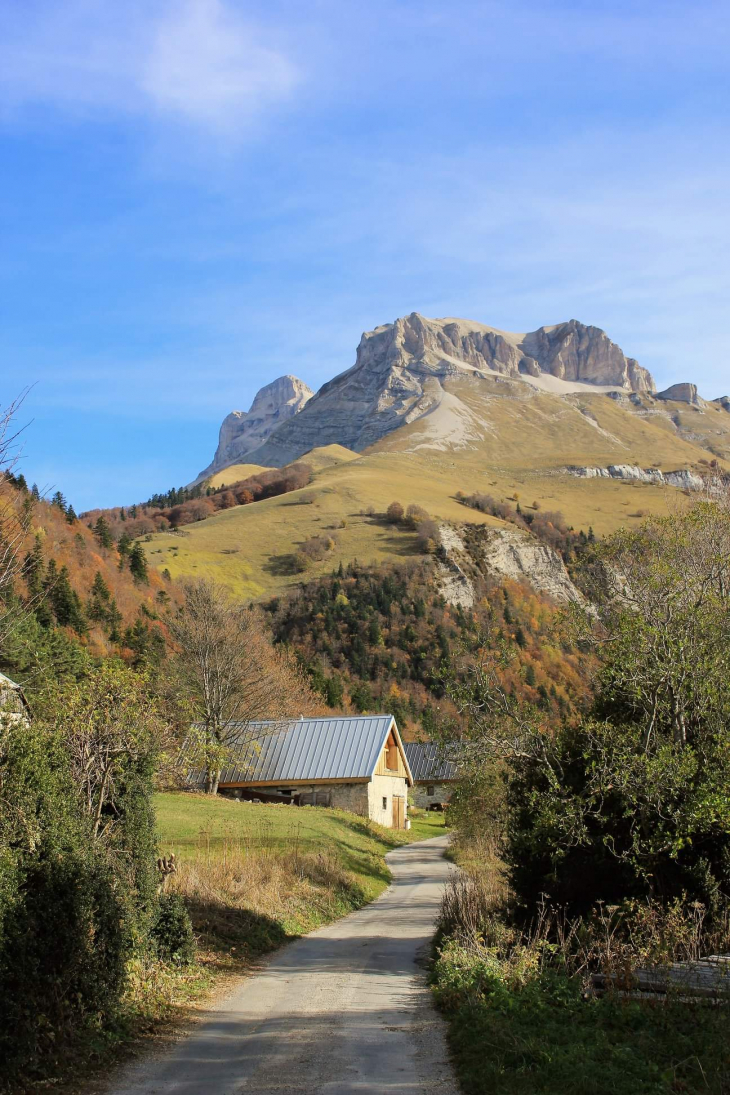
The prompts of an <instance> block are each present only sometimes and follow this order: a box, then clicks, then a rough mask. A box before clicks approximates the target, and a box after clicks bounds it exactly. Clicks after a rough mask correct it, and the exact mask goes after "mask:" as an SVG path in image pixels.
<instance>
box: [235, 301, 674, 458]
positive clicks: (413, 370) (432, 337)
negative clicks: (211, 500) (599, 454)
mask: <svg viewBox="0 0 730 1095" xmlns="http://www.w3.org/2000/svg"><path fill="white" fill-rule="evenodd" d="M460 374H461V375H464V374H469V375H471V376H474V377H476V378H483V377H485V376H489V375H497V376H504V377H512V378H516V379H519V378H522V379H523V380H526V379H532V380H533V382H535V383H536V384H538V386H539V385H540V383H542V384H549V383H552V384H553V385H556V384H557V383H558V382H562V381H565V382H570V383H578V384H585V385H589V386H590V385H595V386H600V387H601V388H603V389H606V388H616V389H619V390H620V391H625V392H627V393H631V392H653V391H654V381H653V380H652V378H651V376H650V374H649V373H648V372H647V370H646V369H643V368H642V367H641V366H640V365H639V364H638V363H637V362H636V361H634V360H633V358H627V357H626V356H625V355H624V353H623V352H622V351H621V350H620V349H619V347H618V346H616V345H615V343H613V342H611V340H610V339H609V338H608V336H607V335H606V334H605V333H604V332H603V331H601V330H599V328H598V327H588V326H586V325H585V324H582V323H578V321H577V320H569V321H568V322H567V323H560V324H557V325H556V326H552V327H541V328H540V329H539V330H537V331H533V332H531V333H529V334H511V333H509V332H506V331H498V330H496V329H495V328H493V327H487V326H485V325H484V324H481V323H475V322H472V321H470V320H463V319H426V318H425V317H424V316H421V315H419V314H418V313H417V312H413V313H411V315H409V316H406V317H404V318H401V319H397V320H396V321H395V322H394V323H388V324H385V325H384V326H382V327H376V328H375V330H373V331H369V332H367V333H366V334H364V335H363V336H362V339H361V340H360V345H359V346H358V350H357V359H356V361H355V364H354V365H353V366H352V368H351V369H348V370H347V371H346V372H344V373H341V374H340V375H339V376H337V377H335V378H334V379H333V380H331V381H329V382H328V383H327V384H325V385H324V386H323V387H322V388H321V389H320V390H319V392H317V394H316V396H315V397H314V398H313V399H311V400H310V401H309V402H308V403H307V405H306V407H305V408H304V409H303V410H302V411H301V413H300V414H297V415H296V417H295V418H293V419H290V420H289V421H285V422H283V423H282V424H281V425H279V426H277V428H276V429H275V430H274V431H273V433H270V435H269V436H268V438H267V440H266V441H265V443H264V444H262V445H261V446H260V447H259V448H258V449H252V448H247V449H246V452H247V454H248V456H249V457H250V459H251V461H253V462H256V463H259V464H267V465H282V464H285V463H288V462H289V461H291V460H295V459H297V458H298V457H300V456H302V455H303V454H304V453H305V452H308V451H309V450H310V449H313V448H316V447H318V446H321V445H329V444H335V443H336V444H340V445H345V446H346V447H347V448H349V449H354V450H355V451H356V452H361V451H362V450H363V449H365V448H367V447H368V446H369V445H372V444H374V443H375V442H376V441H378V440H380V439H381V438H382V437H384V436H385V435H386V434H388V433H390V432H391V431H392V430H394V429H396V428H398V427H399V426H402V425H407V424H409V423H410V422H413V421H415V420H416V419H417V418H421V417H423V416H424V415H426V414H429V413H430V412H432V411H433V410H434V409H435V408H436V407H438V406H439V405H440V404H441V403H442V402H443V397H444V391H443V387H442V382H443V381H445V380H448V379H449V378H453V377H456V376H459V375H460ZM550 378H554V379H553V380H552V381H551V380H550ZM549 390H552V389H549ZM561 390H563V389H561ZM564 390H565V391H566V392H567V391H569V390H570V389H569V388H565V389H564ZM599 390H600V389H599ZM237 451H239V450H237ZM216 460H218V456H216ZM216 466H218V465H216Z"/></svg>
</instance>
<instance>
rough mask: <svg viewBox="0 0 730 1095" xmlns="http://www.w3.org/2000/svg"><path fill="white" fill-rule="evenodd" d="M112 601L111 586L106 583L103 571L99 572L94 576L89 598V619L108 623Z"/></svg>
mask: <svg viewBox="0 0 730 1095" xmlns="http://www.w3.org/2000/svg"><path fill="white" fill-rule="evenodd" d="M110 600H111V592H110V590H109V586H108V585H107V584H106V582H105V581H104V578H103V576H102V574H101V571H99V570H97V572H96V574H95V575H94V584H93V585H92V587H91V596H90V597H89V604H88V609H87V611H88V616H89V619H90V620H95V621H97V622H98V623H106V622H107V620H108V613H109V604H110Z"/></svg>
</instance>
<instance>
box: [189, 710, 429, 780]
mask: <svg viewBox="0 0 730 1095" xmlns="http://www.w3.org/2000/svg"><path fill="white" fill-rule="evenodd" d="M234 725H235V724H234ZM391 726H392V727H393V728H394V730H395V734H396V737H397V739H398V741H399V743H400V744H402V743H401V742H400V735H399V733H398V727H397V726H396V723H395V719H394V718H393V716H392V715H359V716H356V717H352V718H330V719H296V720H292V721H290V722H285V723H282V722H271V721H266V722H250V723H242V724H241V738H242V740H241V742H239V743H238V744H236V743H235V741H234V742H233V744H231V745H230V746H229V748H230V752H231V763H230V764H228V765H226V767H225V768H224V769H223V771H222V772H221V779H220V784H221V786H223V785H225V784H227V783H228V784H229V783H248V784H251V783H271V782H277V783H297V782H302V781H307V782H308V781H310V780H312V781H316V780H324V779H345V780H346V779H352V780H356V779H369V778H370V777H371V776H372V774H373V772H374V771H375V766H376V765H377V763H378V759H379V757H380V755H381V753H382V750H383V746H384V745H385V741H386V738H387V736H388V732H389V731H390V728H391ZM183 753H184V750H183ZM406 769H408V764H407V762H406ZM409 775H410V772H409ZM204 776H205V773H204V771H202V770H201V769H192V770H191V771H190V772H189V773H188V780H189V781H190V782H192V783H200V782H202V780H203V779H204Z"/></svg>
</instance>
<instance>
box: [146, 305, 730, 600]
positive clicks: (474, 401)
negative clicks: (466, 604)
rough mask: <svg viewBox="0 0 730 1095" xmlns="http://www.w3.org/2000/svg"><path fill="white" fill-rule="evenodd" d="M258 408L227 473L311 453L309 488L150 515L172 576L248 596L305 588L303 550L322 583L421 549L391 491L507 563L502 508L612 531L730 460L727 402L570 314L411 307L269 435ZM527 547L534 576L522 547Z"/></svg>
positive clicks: (492, 562) (511, 548)
mask: <svg viewBox="0 0 730 1095" xmlns="http://www.w3.org/2000/svg"><path fill="white" fill-rule="evenodd" d="M292 383H293V382H292ZM288 391H289V392H291V391H292V388H291V387H290V388H288ZM306 394H307V393H306V392H305V395H306ZM285 402H286V400H285ZM257 404H258V397H257V399H256V400H255V401H254V407H253V408H252V410H251V412H249V415H247V416H243V422H242V426H243V435H244V436H243V445H244V446H245V447H246V453H245V457H244V460H243V462H242V463H240V464H234V465H233V466H230V467H229V468H227V472H226V479H225V481H226V482H227V483H233V482H234V481H235V480H236V479H241V478H245V477H246V476H247V475H250V474H252V470H253V471H256V470H257V469H259V468H260V467H261V466H268V467H271V466H280V465H284V464H286V463H287V462H290V461H292V460H300V459H301V460H302V462H303V463H305V464H307V465H309V466H310V467H311V469H312V482H311V483H310V484H308V486H307V487H306V488H304V489H302V490H301V491H293V492H291V493H288V494H284V495H281V496H280V497H270V498H266V499H265V500H262V501H257V502H256V503H255V504H253V505H233V506H232V507H231V508H228V509H225V510H222V511H221V512H217V513H215V514H214V515H213V516H208V517H206V519H204V520H203V519H201V520H196V521H194V522H193V523H190V524H186V525H185V528H184V529H182V530H180V531H179V532H173V531H164V532H163V531H159V532H155V531H154V525H152V526H151V527H150V529H148V530H146V531H147V532H150V533H151V534H152V539H151V541H149V542H146V543H145V548H146V550H147V552H148V558H149V562H150V565H151V566H155V567H156V568H158V569H159V570H160V571H163V570H168V571H169V572H170V574H172V576H173V577H177V576H183V575H190V574H193V575H200V576H202V575H208V576H210V577H213V578H215V579H216V580H218V581H221V582H224V583H225V584H226V585H228V586H229V587H230V588H231V589H232V590H234V591H235V592H236V593H237V594H238V595H240V596H242V597H246V598H253V599H261V598H263V597H266V596H274V595H278V594H280V593H282V592H283V591H285V590H286V589H287V588H292V587H297V586H298V585H299V584H300V583H301V580H302V579H301V573H300V572H299V571H298V569H297V567H296V566H295V565H293V564H295V563H296V562H297V560H299V559H300V556H301V555H302V553H304V554H305V555H306V554H307V551H308V550H309V548H312V552H310V554H309V555H308V556H307V559H308V563H307V572H308V573H311V574H312V576H313V577H316V576H318V575H324V574H327V573H330V572H331V571H332V569H333V568H338V567H339V565H340V564H342V565H343V566H347V565H349V564H350V563H351V562H352V561H353V560H359V561H360V563H367V564H370V563H375V564H377V565H380V564H388V565H390V564H392V563H402V562H404V561H405V560H407V559H408V558H409V557H411V556H413V557H416V558H417V557H418V555H419V550H420V549H419V546H418V537H417V534H416V532H415V531H414V530H413V529H409V528H408V527H406V526H404V525H394V524H393V523H392V522H391V521H389V520H387V519H386V516H385V514H386V511H387V509H388V506H389V505H390V503H391V502H394V501H397V502H399V503H400V504H402V505H403V506H404V507H407V506H409V505H414V506H417V507H419V508H420V509H421V510H425V511H427V513H428V514H429V515H430V516H431V517H432V518H433V519H434V520H435V521H437V522H438V524H439V526H440V528H441V539H442V541H443V539H444V536H445V535H446V536H448V535H449V534H448V532H447V531H445V530H446V529H448V528H449V527H450V528H462V530H463V528H464V526H467V527H471V528H473V527H476V526H480V525H481V526H486V529H487V531H488V530H489V529H491V530H492V534H493V536H494V537H495V543H494V545H492V546H490V547H488V549H487V548H485V551H484V557H485V558H486V559H488V561H489V567H490V569H492V570H496V569H498V566H497V563H499V560H500V559H502V560H503V561H504V559H505V558H507V557H508V556H509V559H511V560H512V561H513V562H514V559H513V556H515V552H516V550H517V549H516V546H515V543H514V542H513V538H511V539H509V542H507V541H506V540H505V538H504V537H503V536H502V537H501V539H500V536H499V535H498V533H500V530H501V531H502V532H504V530H505V529H507V531H510V530H511V529H513V528H514V525H510V524H509V521H508V522H507V523H506V524H505V520H504V518H503V513H504V511H505V509H506V510H510V509H511V510H512V511H515V510H516V509H517V507H518V506H519V508H520V510H521V511H522V514H523V515H525V517H526V518H529V519H530V521H531V522H535V521H538V520H539V521H541V522H543V523H545V522H547V523H548V524H551V525H555V522H556V521H557V525H555V527H560V526H561V525H565V526H566V527H568V529H570V528H571V527H572V529H573V530H574V531H575V533H576V534H578V532H579V531H580V530H581V529H582V530H583V531H584V532H585V533H586V535H588V534H589V532H590V530H591V529H592V530H593V531H594V533H595V534H596V535H597V536H602V535H605V534H607V533H610V532H611V531H612V530H614V529H616V528H618V527H619V526H622V525H623V526H629V527H631V526H633V525H635V524H637V523H638V522H640V521H641V520H642V519H643V517H645V516H646V515H648V514H654V513H656V514H664V513H666V512H667V510H668V507H670V506H672V505H675V504H676V499H677V495H678V493H679V492H680V491H691V490H692V489H694V488H695V487H696V486H697V485H699V484H700V483H701V481H702V480H701V475H702V474H703V473H707V472H708V471H709V470H710V468H712V467H717V468H719V469H720V470H724V471H728V470H730V414H729V413H728V408H729V407H730V400H728V399H723V400H718V401H707V400H704V399H703V398H702V397H701V396H700V394H699V393H698V392H697V391H696V389H695V387H694V386H693V385H689V384H686V385H673V386H672V387H671V388H668V389H667V390H666V391H663V392H659V393H657V392H656V390H655V385H654V382H653V380H652V378H651V376H650V374H649V373H648V372H647V371H646V370H645V369H642V368H641V366H639V365H638V364H637V363H636V362H635V361H633V359H631V358H628V357H626V356H625V355H624V353H623V352H622V351H621V350H620V349H619V347H618V346H616V345H615V344H614V343H613V342H611V340H610V339H609V338H608V336H607V335H606V334H604V332H603V331H600V330H599V329H598V328H595V327H588V326H584V325H582V324H580V323H578V322H577V321H575V320H571V321H569V322H568V323H564V324H559V325H557V326H554V327H544V328H541V329H540V330H539V331H535V332H532V333H530V334H507V333H505V332H501V331H496V330H495V329H494V328H490V327H487V326H485V325H483V324H479V323H474V322H471V321H466V320H451V319H425V318H424V317H422V316H420V315H417V314H413V315H410V316H407V317H405V318H402V319H399V320H396V321H395V322H394V323H391V324H387V325H385V326H382V327H378V328H376V329H375V330H374V331H371V332H368V333H367V334H365V335H363V336H362V339H361V342H360V345H359V347H358V351H357V359H356V362H355V364H354V366H353V367H352V368H350V369H349V370H347V371H346V372H344V373H342V374H340V375H339V376H337V377H335V378H334V379H333V380H331V381H330V382H329V383H327V384H325V385H324V386H323V387H322V388H321V390H320V391H319V392H318V393H317V394H316V395H315V396H312V397H309V398H307V399H306V401H305V402H304V405H303V407H302V408H301V409H300V410H296V405H297V404H296V400H295V401H294V403H293V404H290V406H289V410H288V417H286V418H285V420H283V421H281V422H280V423H279V424H278V425H276V426H275V427H274V428H271V429H270V430H269V429H268V427H269V426H271V424H272V423H271V417H272V415H271V414H269V416H268V422H267V423H265V424H262V426H263V427H264V428H266V429H267V430H268V433H267V436H266V437H265V438H264V439H263V441H262V442H258V443H257V441H256V438H257V431H258V430H260V429H261V426H257V427H256V429H251V427H248V426H247V425H246V422H247V420H248V419H249V418H253V419H257V418H258V417H259V415H258V413H256V414H254V408H255V407H256V405H257ZM272 413H273V412H272ZM249 430H250V432H248V431H249ZM258 436H261V435H260V433H259V434H258ZM234 443H235V439H233V440H229V438H228V437H225V438H223V439H222V445H221V446H220V447H219V451H218V453H217V455H216V461H225V460H226V459H230V457H226V456H225V455H224V454H225V452H227V451H228V452H231V451H235V453H236V454H238V452H240V450H237V449H234V450H231V449H229V448H227V446H229V445H232V444H234ZM254 444H255V445H256V447H254V448H250V447H249V446H251V445H254ZM234 459H240V457H239V456H238V455H236V456H234ZM220 474H221V473H220V472H218V473H217V476H216V480H213V481H214V482H216V481H217V478H218V477H219V476H220ZM229 477H230V478H229ZM471 496H477V502H478V505H477V506H476V507H475V506H473V505H467V504H466V501H465V497H466V499H468V498H469V497H471ZM479 496H481V498H480V497H479ZM200 508H201V516H205V512H204V511H205V507H204V506H201V507H200ZM208 512H210V510H208ZM531 527H533V525H532V524H531ZM462 535H463V532H462ZM493 548H494V550H492V549H493ZM517 554H519V555H520V558H521V562H520V564H519V567H522V569H523V570H524V569H528V570H532V571H534V570H535V565H536V564H535V560H534V559H532V560H531V557H529V552H527V549H525V551H523V550H522V548H521V547H520V550H519V552H518V553H517ZM497 556H499V559H498V558H497ZM508 561H509V560H508ZM500 565H501V564H500ZM516 565H517V564H516V563H515V566H516ZM519 567H517V569H518V570H519ZM503 569H504V568H503ZM513 569H514V568H513ZM533 577H534V575H533ZM459 581H460V579H459V576H458V574H456V575H455V578H454V584H456V585H458V584H459Z"/></svg>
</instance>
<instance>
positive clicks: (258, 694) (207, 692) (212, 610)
mask: <svg viewBox="0 0 730 1095" xmlns="http://www.w3.org/2000/svg"><path fill="white" fill-rule="evenodd" d="M183 592H184V603H183V605H182V607H181V609H180V611H179V612H178V614H177V615H176V616H175V617H173V619H172V620H171V621H170V632H171V635H172V638H173V641H174V642H175V645H176V647H177V657H176V668H177V674H178V679H179V682H180V685H181V687H182V689H183V691H184V695H185V697H186V698H187V699H188V701H189V703H190V706H191V708H192V715H193V717H194V718H195V719H196V720H197V722H198V724H199V729H200V735H201V741H200V746H201V751H202V757H201V759H202V761H203V764H204V766H205V770H206V791H207V792H208V793H209V794H216V793H217V791H218V783H219V780H220V775H221V769H222V768H223V766H224V765H225V763H226V761H227V760H228V759H229V757H230V750H231V746H232V745H233V744H234V743H235V745H236V746H237V747H240V746H245V745H247V744H250V743H252V742H254V741H255V740H256V739H258V738H260V736H261V733H260V730H259V729H254V728H253V727H252V723H254V722H255V721H257V720H261V719H267V720H273V722H272V726H271V728H270V732H275V731H277V730H279V729H281V728H283V727H285V726H286V725H287V723H288V721H289V720H291V719H292V718H293V717H294V718H296V717H297V716H298V715H300V714H305V713H309V712H314V711H315V710H319V709H321V704H319V702H318V701H317V700H316V697H315V696H314V694H313V693H312V691H311V689H310V688H309V686H308V685H307V684H306V682H305V680H304V678H303V676H302V674H301V673H300V672H299V671H298V670H297V668H296V667H295V666H294V665H293V664H292V662H291V660H290V659H288V658H287V657H286V655H285V654H283V653H280V652H279V651H278V650H276V649H274V647H273V645H272V643H271V641H270V639H269V637H268V635H267V633H266V629H265V627H264V624H263V621H262V619H261V615H260V613H259V611H258V610H256V609H254V608H249V607H246V606H245V605H243V604H241V603H239V602H236V601H234V600H232V598H231V597H230V595H229V593H228V591H227V590H226V589H225V588H224V587H223V586H219V585H216V584H215V583H214V582H211V581H207V580H205V579H201V580H198V581H194V582H187V583H186V584H185V585H184V587H183Z"/></svg>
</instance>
